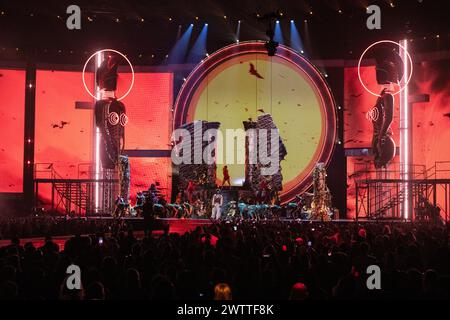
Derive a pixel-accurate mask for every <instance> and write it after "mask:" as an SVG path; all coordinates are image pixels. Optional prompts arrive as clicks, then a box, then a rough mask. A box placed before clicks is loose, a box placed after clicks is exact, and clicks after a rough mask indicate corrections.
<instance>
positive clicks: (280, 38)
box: [273, 20, 284, 44]
mask: <svg viewBox="0 0 450 320" xmlns="http://www.w3.org/2000/svg"><path fill="white" fill-rule="evenodd" d="M273 40H274V41H275V42H278V43H281V44H283V43H284V40H283V33H282V31H281V25H280V20H277V21H276V25H275V33H274V37H273Z"/></svg>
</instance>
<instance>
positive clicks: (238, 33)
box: [235, 20, 241, 43]
mask: <svg viewBox="0 0 450 320" xmlns="http://www.w3.org/2000/svg"><path fill="white" fill-rule="evenodd" d="M240 36H241V20H239V21H238V24H237V26H236V36H235V39H236V42H237V43H239V38H240Z"/></svg>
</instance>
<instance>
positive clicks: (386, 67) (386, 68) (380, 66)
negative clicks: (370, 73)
mask: <svg viewBox="0 0 450 320" xmlns="http://www.w3.org/2000/svg"><path fill="white" fill-rule="evenodd" d="M375 61H376V70H377V82H378V84H389V83H399V82H400V80H401V79H402V77H403V72H404V70H403V61H402V58H400V56H399V55H398V53H397V52H395V51H393V50H388V49H383V50H378V51H377V52H376V53H375Z"/></svg>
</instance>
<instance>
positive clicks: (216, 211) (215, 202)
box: [211, 189, 223, 220]
mask: <svg viewBox="0 0 450 320" xmlns="http://www.w3.org/2000/svg"><path fill="white" fill-rule="evenodd" d="M222 205H223V196H222V195H221V194H220V189H217V190H216V193H215V194H214V195H213V198H212V206H213V209H212V214H211V219H213V220H219V219H220V211H221V210H222Z"/></svg>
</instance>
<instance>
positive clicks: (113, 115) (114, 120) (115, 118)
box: [108, 112, 119, 126]
mask: <svg viewBox="0 0 450 320" xmlns="http://www.w3.org/2000/svg"><path fill="white" fill-rule="evenodd" d="M108 122H109V123H110V124H111V125H113V126H115V125H116V124H118V123H119V115H118V114H117V112H110V113H109V115H108Z"/></svg>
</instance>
